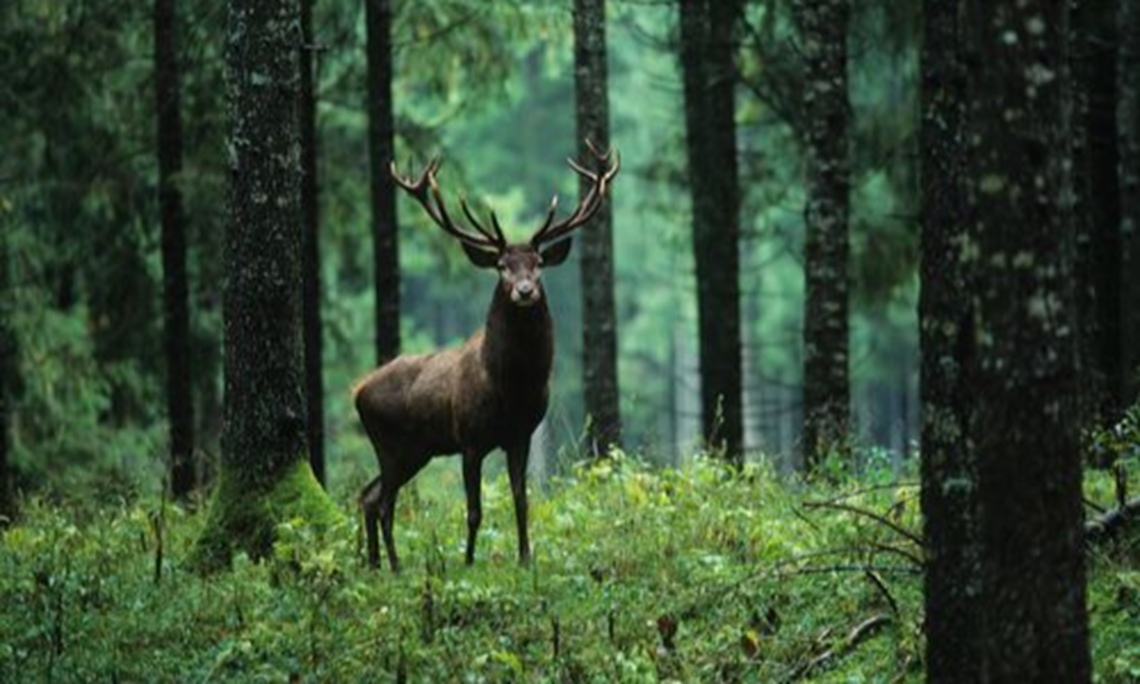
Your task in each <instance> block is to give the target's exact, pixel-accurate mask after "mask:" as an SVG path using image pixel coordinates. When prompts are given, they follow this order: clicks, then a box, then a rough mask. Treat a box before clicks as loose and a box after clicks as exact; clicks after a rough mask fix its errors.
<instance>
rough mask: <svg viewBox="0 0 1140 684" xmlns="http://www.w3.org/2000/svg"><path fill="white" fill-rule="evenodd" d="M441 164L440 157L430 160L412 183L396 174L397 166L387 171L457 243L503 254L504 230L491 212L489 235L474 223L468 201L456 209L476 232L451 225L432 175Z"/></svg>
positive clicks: (482, 227)
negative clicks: (459, 210)
mask: <svg viewBox="0 0 1140 684" xmlns="http://www.w3.org/2000/svg"><path fill="white" fill-rule="evenodd" d="M439 167H440V160H439V157H433V158H432V160H431V161H429V162H428V165H427V166H426V167H424V170H423V173H421V174H420V177H419V178H418V179H415V180H413V179H412V178H411V177H410V176H408V177H405V176H402V175H400V173H399V171H397V170H396V162H394V161H393V162H392V164H391V166H390V171H391V174H392V180H393V181H395V182H396V185H399V186H400V187H401V188H403V189H404V190H406V191H407V193H408V194H409V195H411V196H412V197H413V198H414V199H415V200H416V201H417V202H419V203H420V205H421V206H422V207H423V208H424V211H426V212H427V215H428V216H429V217H431V220H432V221H435V223H436V225H438V226H439V227H440V228H442V229H443V230H444V232H445V233H447V234H448V235H451V236H452V237H455V238H457V239H458V240H459V241H460V242H462V243H463V244H465V245H469V246H471V247H476V248H479V249H489V250H494V251H502V250H503V248H505V247H506V246H507V239H506V237H504V235H503V229H502V228H501V227H499V219H498V218H497V217H496V216H495V214H494V212H491V226H492V228H493V232H492V231H488V230H487V229H486V228H485V227H484V226H483V225H482V224H481V223H479V221H478V220H476V219H475V216H474V214H473V212H472V211H471V208H470V207H468V206H467V200H466V199H464V198H462V197H461V198H460V199H459V206H460V207H461V208H462V209H463V214H464V215H465V216H466V217H467V220H468V221H470V222H471V224H472V225H473V226H475V232H471V231H470V230H469V229H466V228H461V227H460V226H458V225H457V224H456V223H455V222H454V221H452V220H451V215H450V214H448V213H447V206H446V205H445V204H444V202H443V193H441V192H440V190H439V184H438V183H437V182H436V180H435V174H436V173H437V172H438V171H439Z"/></svg>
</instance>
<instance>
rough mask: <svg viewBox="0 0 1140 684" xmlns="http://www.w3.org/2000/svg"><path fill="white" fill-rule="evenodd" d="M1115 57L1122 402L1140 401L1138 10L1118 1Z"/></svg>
mask: <svg viewBox="0 0 1140 684" xmlns="http://www.w3.org/2000/svg"><path fill="white" fill-rule="evenodd" d="M1118 6H1119V12H1120V14H1119V26H1118V28H1119V32H1120V33H1119V35H1120V44H1119V52H1118V55H1117V59H1118V68H1117V72H1116V75H1117V78H1118V79H1119V84H1118V93H1119V97H1120V109H1119V113H1120V119H1119V132H1120V200H1121V241H1122V244H1121V255H1122V256H1121V259H1122V263H1121V269H1120V273H1121V278H1122V282H1121V284H1120V291H1121V300H1122V301H1121V311H1122V312H1123V313H1122V320H1121V326H1120V328H1121V342H1120V348H1121V350H1122V353H1123V355H1124V356H1123V359H1122V364H1123V368H1122V370H1121V374H1122V375H1123V376H1124V378H1125V387H1124V399H1125V403H1130V402H1135V401H1140V69H1138V68H1137V67H1136V65H1138V64H1140V6H1138V4H1137V3H1136V2H1131V1H1129V0H1122V1H1121V2H1119V3H1118Z"/></svg>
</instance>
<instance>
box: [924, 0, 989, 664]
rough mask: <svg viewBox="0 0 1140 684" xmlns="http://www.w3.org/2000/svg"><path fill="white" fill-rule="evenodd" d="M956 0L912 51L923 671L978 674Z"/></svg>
mask: <svg viewBox="0 0 1140 684" xmlns="http://www.w3.org/2000/svg"><path fill="white" fill-rule="evenodd" d="M961 10H962V5H961V2H960V1H957V0H955V1H947V0H926V2H925V3H924V5H923V30H922V55H921V79H922V85H921V116H922V121H921V127H920V133H919V137H920V140H919V155H920V164H921V171H920V181H921V212H922V234H921V266H920V273H921V292H920V294H919V304H918V307H919V331H920V332H919V344H920V346H921V349H922V367H921V370H920V382H921V390H920V391H921V395H922V450H921V456H922V464H921V469H922V511H923V521H924V525H925V528H924V538H925V543H926V554H927V555H926V572H925V603H926V677H927V681H928V682H929V683H930V684H971V683H980V682H981V681H982V668H981V662H982V661H981V656H982V646H983V644H982V632H981V627H982V625H981V620H980V617H981V606H980V605H979V602H978V594H977V588H978V583H979V581H980V578H979V576H978V570H979V568H978V552H979V548H978V504H977V463H976V462H975V460H974V454H973V453H972V451H971V450H970V447H969V443H968V441H967V439H966V436H967V435H968V434H969V425H970V406H971V405H972V403H973V400H974V397H973V395H972V393H971V389H970V387H969V384H968V382H967V380H966V375H965V370H966V369H967V368H968V367H969V366H970V364H971V363H972V354H973V349H972V346H973V345H972V344H971V341H972V340H971V337H972V335H973V331H972V327H971V325H970V307H969V302H968V300H967V299H966V298H964V297H963V296H962V293H963V291H964V288H965V287H966V283H967V274H966V268H967V263H966V262H965V261H964V260H963V259H961V251H960V246H961V245H962V243H963V241H964V240H965V239H966V238H967V236H968V233H967V230H966V229H967V226H968V221H969V214H968V212H967V211H966V206H967V195H966V179H967V177H968V176H967V171H966V168H965V159H964V157H965V153H966V102H967V100H966V78H965V73H964V70H963V63H962V42H961V38H962V35H961V21H960V18H961Z"/></svg>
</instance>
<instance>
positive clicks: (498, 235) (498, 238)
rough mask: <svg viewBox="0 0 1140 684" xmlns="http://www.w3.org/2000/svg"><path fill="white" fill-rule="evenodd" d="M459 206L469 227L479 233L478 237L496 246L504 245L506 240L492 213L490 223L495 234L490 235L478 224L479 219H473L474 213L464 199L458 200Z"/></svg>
mask: <svg viewBox="0 0 1140 684" xmlns="http://www.w3.org/2000/svg"><path fill="white" fill-rule="evenodd" d="M459 206H460V208H462V209H463V215H464V216H466V217H467V220H468V221H470V222H471V225H473V226H475V230H477V231H479V234H480V235H482V236H483V237H485V238H487V239H488V240H490V241H492V242H494V243H496V244H498V245H504V244H506V240H505V239H504V238H503V231H502V229H500V228H499V221H498V219H497V218H495V213H494V212H491V221H492V222H493V224H492V225H493V226H494V228H495V232H494V233H492V232H491V231H489V230H487V229H486V228H485V227H484V226H483V224H482V223H480V222H479V219H477V218H475V212H473V211H471V207H470V206H469V205H468V204H467V198H466V197H460V198H459Z"/></svg>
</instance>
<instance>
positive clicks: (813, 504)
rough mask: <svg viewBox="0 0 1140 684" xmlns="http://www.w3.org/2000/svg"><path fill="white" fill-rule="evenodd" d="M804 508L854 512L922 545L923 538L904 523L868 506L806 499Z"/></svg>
mask: <svg viewBox="0 0 1140 684" xmlns="http://www.w3.org/2000/svg"><path fill="white" fill-rule="evenodd" d="M804 508H830V509H832V510H836V511H844V512H847V513H854V514H855V515H861V516H863V517H864V518H868V519H870V520H874V521H875V522H877V523H879V524H880V525H884V526H886V527H888V528H890V529H891V530H894V531H895V532H896V533H898V534H899V535H900V536H902V537H905V538H906V539H909V540H910V541H912V542H914V543H915V545H917V546H919V547H921V546H922V538H921V537H919V536H918V535H917V534H915V533H914V532H911V531H910V530H908V529H907V528H905V527H903V526H902V525H899V524H898V523H896V522H894V521H892V520H889V519H887V518H886V517H884V516H882V515H879V514H878V513H876V512H874V511H869V510H867V509H866V508H860V507H858V506H852V505H850V504H845V503H836V502H832V501H805V502H804Z"/></svg>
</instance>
